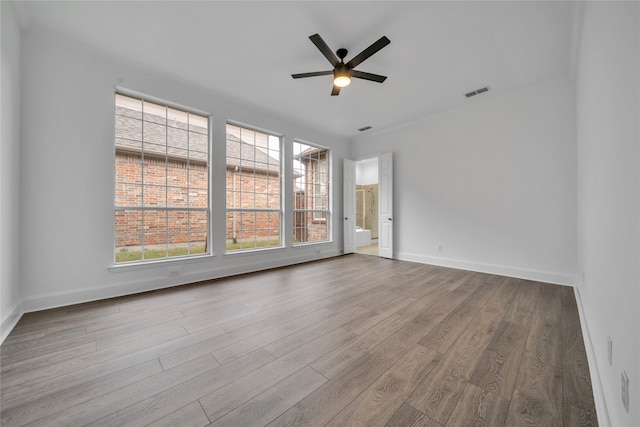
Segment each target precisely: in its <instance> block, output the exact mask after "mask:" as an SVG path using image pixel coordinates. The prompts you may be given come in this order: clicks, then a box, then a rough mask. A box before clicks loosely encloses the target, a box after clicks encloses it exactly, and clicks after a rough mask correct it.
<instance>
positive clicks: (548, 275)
mask: <svg viewBox="0 0 640 427" xmlns="http://www.w3.org/2000/svg"><path fill="white" fill-rule="evenodd" d="M397 257H398V259H399V260H402V261H412V262H418V263H421V264H431V265H439V266H441V267H449V268H457V269H460V270H469V271H476V272H479V273H489V274H498V275H501V276H509V277H516V278H519V279H527V280H535V281H537V282H545V283H553V284H556V285H569V286H573V283H574V276H573V275H569V274H562V273H555V272H548V271H536V270H526V269H522V268H517V267H509V266H505V265H498V264H487V263H481V262H475V261H464V260H457V259H450V258H440V257H430V256H424V255H418V254H411V253H407V252H400V253H398V254H397Z"/></svg>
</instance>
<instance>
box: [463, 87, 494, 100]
mask: <svg viewBox="0 0 640 427" xmlns="http://www.w3.org/2000/svg"><path fill="white" fill-rule="evenodd" d="M488 90H489V87H488V86H485V87H481V88H480V89H476V90H474V91H471V92H468V93H465V94H464V96H466V97H467V98H471V97H472V96H476V95H480V94H481V93H485V92H487V91H488Z"/></svg>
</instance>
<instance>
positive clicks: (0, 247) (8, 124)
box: [0, 1, 22, 343]
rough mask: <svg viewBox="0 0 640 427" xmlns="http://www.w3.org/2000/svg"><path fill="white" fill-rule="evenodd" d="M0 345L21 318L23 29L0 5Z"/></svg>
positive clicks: (9, 7) (3, 4)
mask: <svg viewBox="0 0 640 427" xmlns="http://www.w3.org/2000/svg"><path fill="white" fill-rule="evenodd" d="M0 15H2V34H1V35H0V40H2V59H1V60H0V63H1V64H2V71H1V74H0V75H1V83H0V94H1V95H2V96H0V98H2V105H1V107H0V128H1V129H2V130H1V138H2V139H1V143H0V343H1V342H2V341H3V340H4V338H5V337H6V336H7V335H8V333H9V331H10V330H11V329H12V328H13V326H14V325H15V323H16V322H17V321H18V320H19V318H20V316H21V315H22V300H21V298H20V252H19V249H20V235H19V232H20V228H19V227H20V27H19V25H18V21H17V18H16V15H15V13H14V10H13V4H11V3H9V2H5V1H3V2H0Z"/></svg>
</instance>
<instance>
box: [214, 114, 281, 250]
mask: <svg viewBox="0 0 640 427" xmlns="http://www.w3.org/2000/svg"><path fill="white" fill-rule="evenodd" d="M229 126H231V127H237V128H240V134H241V135H242V130H245V131H248V132H254V133H260V134H264V135H265V136H266V137H267V147H266V152H264V150H260V151H263V153H264V154H266V155H267V157H268V158H272V159H274V160H277V161H278V178H277V180H276V179H271V178H269V176H270V174H269V167H270V165H271V163H269V162H268V159H267V163H263V162H257V161H256V159H255V157H254V160H253V161H252V162H251V161H249V164H251V165H252V166H253V170H254V172H253V176H254V180H255V177H256V169H255V167H256V164H260V165H266V169H267V171H266V175H267V178H266V179H267V180H271V181H277V183H278V200H279V202H278V206H277V208H260V207H256V199H257V196H256V195H258V194H259V193H258V192H257V191H255V181H254V191H252V192H247V193H249V194H252V195H253V196H254V197H253V207H248V208H246V207H229V206H228V204H229V201H228V199H227V198H228V197H229V188H228V182H225V193H226V194H225V218H226V219H225V254H226V255H237V254H243V253H250V252H256V251H273V250H278V249H282V248H284V247H285V241H284V240H285V239H284V221H285V214H284V194H283V189H284V182H285V181H284V176H285V170H284V163H283V159H284V135H283V134H281V133H278V132H273V131H269V130H265V129H261V128H259V127H256V126H252V125H248V124H245V123H240V122H237V121H232V120H227V122H226V124H225V170H226V173H228V172H229V163H228V162H229V158H230V156H229V150H228V144H229V142H230V141H229V138H228V135H229V131H228V130H229ZM269 138H277V140H278V141H277V143H278V149H277V154H278V157H277V158H275V157H273V156H272V155H271V153H270V152H271V151H273V150H272V149H271V148H269ZM238 139H239V141H237V142H238V143H239V144H243V143H244V144H248V143H247V142H245V141H243V140H242V138H241V137H240V138H238ZM232 142H236V141H232ZM249 145H251V144H249ZM255 147H256V145H255V144H254V152H255V150H256V148H255ZM231 158H234V159H237V160H238V161H239V163H240V166H239V167H238V166H236V168H235V169H236V170H238V171H240V172H241V174H240V177H241V180H242V176H243V175H242V169H243V168H244V166H243V165H244V162H243V161H242V160H243V157H242V145H240V157H239V158H236V157H231ZM247 175H248V176H250V174H247ZM247 175H245V176H247ZM226 179H228V178H226V177H225V180H226ZM241 187H242V184H241ZM232 192H233V194H235V195H239V196H240V197H242V194H244V193H245V192H243V191H242V190H239V191H237V190H236V189H234V190H233V191H232ZM268 194H269V193H267V198H268V197H269V196H268ZM230 213H231V214H233V213H239V214H240V215H241V217H242V215H243V214H251V213H254V214H259V213H266V214H277V217H278V224H279V226H278V228H277V230H278V244H277V245H271V244H270V242H271V240H270V239H271V238H270V235H269V230H272V228H267V230H268V231H267V234H268V236H267V245H266V246H258V245H257V243H256V242H258V234H259V233H258V230H262V229H261V228H259V227H258V226H257V221H254V226H253V228H252V229H251V230H253V236H254V237H253V242H254V246H247V247H242V243H241V244H240V245H241V246H240V247H239V248H236V249H229V248H228V247H229V242H228V241H229V236H228V235H229V228H228V224H227V222H228V216H229V214H230ZM234 217H235V216H234ZM233 222H234V223H235V222H236V220H235V219H234V220H233ZM241 222H242V221H241ZM235 232H236V230H235V226H234V228H233V231H232V234H233V237H232V239H233V240H232V243H233V244H236V242H237V241H236V237H235V236H236V234H235ZM243 233H244V229H242V228H241V229H240V234H241V235H242V234H243ZM241 240H242V239H241Z"/></svg>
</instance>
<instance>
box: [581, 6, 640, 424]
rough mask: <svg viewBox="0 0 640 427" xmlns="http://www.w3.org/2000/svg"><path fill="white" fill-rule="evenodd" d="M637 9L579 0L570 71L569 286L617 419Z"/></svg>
mask: <svg viewBox="0 0 640 427" xmlns="http://www.w3.org/2000/svg"><path fill="white" fill-rule="evenodd" d="M639 13H640V8H639V5H638V3H637V2H628V3H625V2H586V3H585V10H584V18H583V31H582V37H581V48H580V52H579V66H578V76H577V138H578V148H577V151H578V275H577V277H578V279H577V287H578V289H579V295H580V297H581V300H582V305H583V308H584V313H585V318H586V324H587V326H588V332H589V336H590V339H591V343H592V345H593V354H594V355H595V361H596V363H597V366H595V368H596V369H597V372H598V374H599V377H600V380H601V385H602V391H603V393H604V396H605V400H606V407H607V409H608V413H609V417H610V421H611V425H612V426H616V427H618V426H638V425H640V412H639V411H640V408H638V406H639V405H640V332H639V331H640V315H639V314H638V313H639V308H638V307H640V272H639V268H640V250H639V246H640V236H639V233H640V228H639V221H640V209H639V198H640V184H639V178H640V149H639V145H640V130H639V128H638V127H639V121H640V107H639V103H640V85H639V79H640V60H639V51H640V42H639V39H640V34H639V30H638V27H639ZM583 274H584V280H583V279H582V275H583ZM607 336H611V338H612V340H613V365H612V366H609V363H608V360H607ZM590 362H591V365H592V366H591V368H592V369H593V368H594V366H593V365H594V363H593V360H590ZM623 370H624V371H626V372H627V375H628V377H629V380H630V385H631V392H630V400H631V408H630V412H629V413H627V412H626V411H625V409H624V407H623V405H622V399H621V384H620V382H621V380H620V377H621V372H622V371H623ZM592 376H593V375H592Z"/></svg>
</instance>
